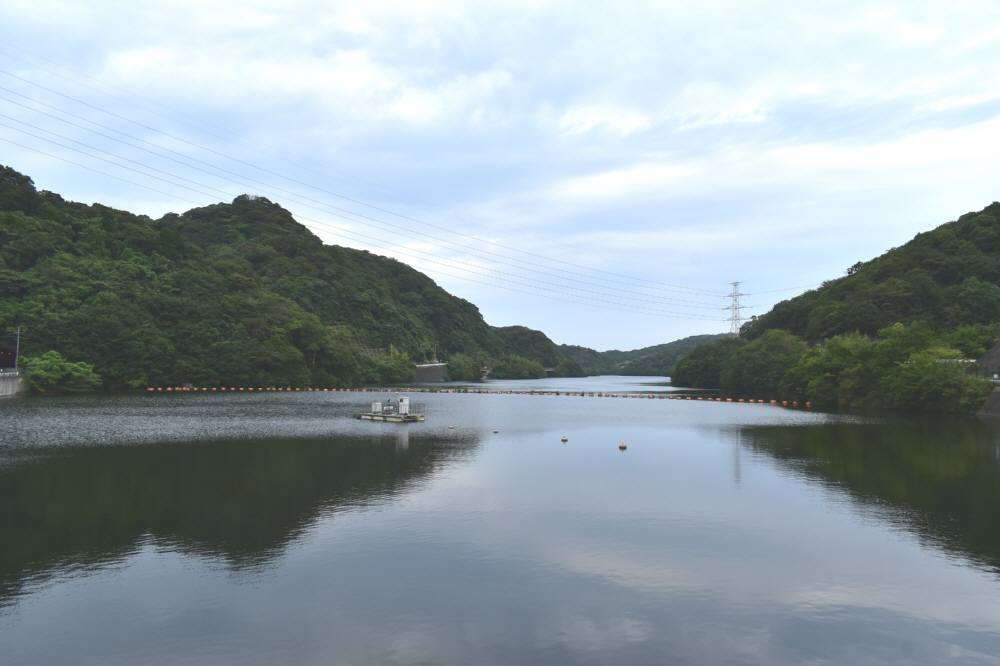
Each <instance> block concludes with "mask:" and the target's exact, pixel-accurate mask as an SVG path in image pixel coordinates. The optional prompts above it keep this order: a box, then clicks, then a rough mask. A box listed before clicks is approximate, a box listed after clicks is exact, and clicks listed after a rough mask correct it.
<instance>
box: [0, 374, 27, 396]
mask: <svg viewBox="0 0 1000 666" xmlns="http://www.w3.org/2000/svg"><path fill="white" fill-rule="evenodd" d="M23 390H24V382H23V381H21V375H20V373H18V372H15V371H13V370H9V371H8V370H0V398H7V397H10V396H13V395H17V394H18V393H20V392H21V391H23Z"/></svg>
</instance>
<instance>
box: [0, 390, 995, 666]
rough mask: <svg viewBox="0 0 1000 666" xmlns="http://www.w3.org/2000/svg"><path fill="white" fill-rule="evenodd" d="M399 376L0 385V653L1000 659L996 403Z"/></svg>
mask: <svg viewBox="0 0 1000 666" xmlns="http://www.w3.org/2000/svg"><path fill="white" fill-rule="evenodd" d="M494 385H495V386H517V385H518V384H517V383H501V382H497V383H495V384H494ZM527 386H530V387H533V388H534V387H537V388H553V389H555V390H572V389H581V390H589V391H620V390H626V389H628V390H643V391H663V390H669V387H667V386H665V385H663V384H662V383H660V382H657V381H656V380H649V379H646V378H604V377H598V378H589V379H585V380H551V381H549V382H548V383H547V384H545V385H544V386H543V385H542V383H535V384H529V385H527ZM411 397H412V398H413V399H414V400H415V401H418V402H424V403H426V407H427V414H428V416H427V421H426V422H424V423H419V424H408V425H398V424H380V423H368V422H359V421H357V420H355V419H353V418H351V417H352V414H354V413H355V412H356V411H359V410H360V409H362V408H363V407H364V406H365V405H366V404H367V403H368V402H369V401H370V400H371V399H372V398H373V396H372V395H371V394H362V393H300V394H295V393H293V394H238V395H188V394H182V395H169V396H167V395H159V396H145V395H142V396H130V397H87V398H55V399H9V400H5V401H2V402H0V662H2V663H5V664H6V663H10V664H63V663H72V664H137V663H142V664H184V663H191V664H222V663H225V664H275V663H282V664H286V663H287V664H291V663H295V664H312V663H316V664H395V663H400V664H519V665H521V664H609V663H614V664H654V663H663V664H667V663H669V664H802V663H816V664H850V665H852V666H855V665H859V664H941V663H957V664H1000V428H997V427H995V426H993V425H991V424H990V423H987V422H982V421H978V420H975V419H941V418H936V419H912V418H909V419H908V418H896V417H893V418H867V417H864V418H863V417H856V416H837V415H825V414H819V413H808V412H802V411H791V410H784V409H781V408H776V407H770V406H763V405H740V404H719V403H702V402H689V401H670V400H636V399H614V398H591V397H569V396H559V397H557V396H525V395H471V394H420V395H413V396H411ZM494 431H496V432H494ZM563 436H565V437H567V438H568V441H567V442H565V443H563V442H561V441H560V439H561V438H562V437H563ZM619 442H626V443H627V446H628V448H627V450H625V451H619V449H618V444H619Z"/></svg>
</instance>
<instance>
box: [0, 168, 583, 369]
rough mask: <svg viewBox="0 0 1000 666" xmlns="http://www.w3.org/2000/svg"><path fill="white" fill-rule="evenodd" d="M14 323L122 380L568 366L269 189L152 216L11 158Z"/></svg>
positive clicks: (1, 313) (556, 353) (545, 344)
mask: <svg viewBox="0 0 1000 666" xmlns="http://www.w3.org/2000/svg"><path fill="white" fill-rule="evenodd" d="M14 326H21V327H22V328H23V331H24V336H23V339H24V345H23V348H22V353H24V354H27V355H35V354H40V353H42V352H45V351H48V350H56V351H59V352H60V353H62V354H63V355H64V356H65V357H66V358H67V359H71V360H74V361H86V362H88V363H92V364H94V365H95V366H96V370H97V372H98V373H99V374H100V375H102V377H103V378H104V380H105V385H106V386H108V387H110V388H123V387H127V386H133V387H134V386H144V385H146V384H176V383H181V382H192V383H195V384H250V385H262V384H267V385H274V384H294V385H304V384H310V383H311V384H316V385H323V384H358V383H365V382H374V381H379V382H382V381H406V380H408V379H409V378H410V377H411V376H412V366H411V361H419V360H425V359H432V358H447V357H450V356H452V355H457V354H459V353H462V354H464V355H467V356H468V357H470V358H473V357H474V358H475V359H476V360H477V362H478V361H490V360H491V359H499V358H505V359H508V361H509V360H510V358H511V357H513V359H514V361H515V362H518V363H524V362H525V361H529V362H530V363H531V364H532V365H531V367H532V368H536V367H538V366H545V367H557V366H559V365H560V364H562V363H565V362H567V361H568V359H567V358H566V356H565V355H564V354H563V353H562V352H561V351H560V350H559V349H558V347H557V346H556V345H555V344H554V343H552V341H551V340H549V339H548V338H546V337H545V336H544V335H543V334H541V333H539V332H537V331H531V330H530V329H526V328H522V327H508V328H494V327H491V326H489V325H488V324H487V323H486V322H485V321H484V320H483V318H482V316H481V315H480V313H479V310H478V309H477V308H476V307H475V306H474V305H473V304H471V303H469V302H468V301H465V300H462V299H460V298H456V297H454V296H452V295H450V294H448V293H447V292H446V291H444V290H443V289H441V288H440V287H439V286H437V284H435V283H434V282H433V281H432V280H431V279H430V278H428V277H427V276H426V275H423V274H422V273H420V272H418V271H416V270H414V269H412V268H410V267H409V266H406V265H405V264H402V263H400V262H398V261H395V260H393V259H388V258H385V257H380V256H377V255H374V254H370V253H368V252H364V251H360V250H355V249H350V248H345V247H339V246H329V245H324V244H323V243H322V242H321V241H320V239H319V238H317V237H316V236H315V235H313V234H312V233H311V232H310V231H309V230H308V229H307V228H306V227H304V226H302V225H301V224H299V223H298V222H296V221H295V220H294V219H293V218H292V216H291V214H290V213H289V212H288V211H287V210H285V209H283V208H281V207H280V206H278V205H277V204H274V203H272V202H270V201H268V200H267V199H264V198H258V197H250V196H240V197H237V198H236V199H235V200H233V202H232V203H228V204H223V203H220V204H215V205H211V206H206V207H204V208H197V209H194V210H190V211H188V212H186V213H184V214H181V215H176V214H169V215H165V216H164V217H163V218H161V219H159V220H152V219H150V218H148V217H145V216H139V215H133V214H131V213H127V212H124V211H119V210H114V209H112V208H108V207H105V206H101V205H96V204H95V205H84V204H79V203H72V202H68V201H65V200H63V199H62V198H61V197H59V196H58V195H56V194H52V193H50V192H44V191H36V189H35V187H34V185H33V183H32V181H31V179H30V178H28V177H26V176H24V175H22V174H19V173H17V172H16V171H14V170H12V169H9V168H5V167H0V330H6V329H11V328H13V327H14ZM513 355H516V356H513ZM521 357H524V358H521Z"/></svg>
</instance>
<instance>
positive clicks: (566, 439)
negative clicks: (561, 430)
mask: <svg viewBox="0 0 1000 666" xmlns="http://www.w3.org/2000/svg"><path fill="white" fill-rule="evenodd" d="M559 441H560V442H562V443H563V444H565V443H566V442H568V441H569V437H566V436H565V435H564V436H563V438H562V439H560V440H559Z"/></svg>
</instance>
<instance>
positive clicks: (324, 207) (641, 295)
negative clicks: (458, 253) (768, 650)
mask: <svg viewBox="0 0 1000 666" xmlns="http://www.w3.org/2000/svg"><path fill="white" fill-rule="evenodd" d="M0 89H2V90H8V89H6V88H3V87H2V86H0ZM8 92H10V91H9V90H8ZM14 94H17V95H18V96H19V97H22V98H25V99H29V100H31V101H34V102H36V103H40V104H43V105H45V103H44V102H39V101H38V100H34V99H33V98H30V97H27V96H25V95H20V94H19V93H14ZM0 99H2V100H4V101H7V102H10V103H13V104H15V105H17V106H19V107H22V108H25V109H27V110H29V111H34V112H37V113H41V114H43V115H46V116H48V117H51V118H54V119H55V120H57V121H60V122H65V123H68V124H70V125H71V126H74V127H77V128H80V129H83V130H85V131H89V132H93V133H95V134H98V135H99V136H103V137H105V138H109V139H111V140H113V141H116V142H118V143H121V144H123V145H126V146H128V147H130V148H134V149H137V150H141V151H143V152H146V153H148V154H151V155H154V156H155V157H160V158H166V159H169V160H171V161H173V162H175V163H177V164H179V165H181V166H184V167H187V168H193V169H195V170H196V171H200V172H202V173H205V174H207V175H210V176H212V177H213V178H219V179H220V180H225V181H227V182H230V183H234V184H237V185H239V186H240V187H243V186H245V185H246V183H240V182H237V181H233V180H232V179H225V178H221V177H220V176H218V175H217V174H214V173H211V172H208V171H205V170H204V169H200V168H199V167H196V166H192V165H189V164H187V163H185V162H181V161H180V160H176V159H173V158H171V157H169V156H166V155H162V154H161V153H159V152H158V151H154V150H150V149H148V148H144V147H142V146H137V145H135V144H131V143H129V142H128V141H123V140H121V139H117V138H115V137H110V136H108V135H107V134H104V133H103V132H97V131H95V130H91V129H90V128H87V127H83V126H81V125H79V124H77V123H72V122H70V121H66V120H64V119H62V118H59V117H56V116H53V115H52V114H49V113H46V112H44V111H38V110H37V109H33V108H31V107H28V106H26V105H23V104H21V103H19V102H16V101H14V100H10V99H9V98H6V97H4V96H3V95H0ZM46 106H49V107H50V108H55V107H51V105H46ZM56 110H58V109H56ZM59 112H60V113H63V114H66V115H70V116H71V117H72V116H73V114H69V113H68V112H65V111H61V110H59ZM0 116H3V117H7V118H10V119H11V120H14V121H15V122H17V123H19V124H22V125H26V126H28V127H32V128H34V129H37V130H39V131H42V132H45V133H47V134H51V135H53V136H57V137H60V138H62V139H64V140H67V141H71V142H73V143H76V144H78V145H82V146H86V147H88V148H90V149H92V150H96V151H99V152H102V153H105V154H108V155H113V156H115V157H117V158H119V159H123V160H125V161H128V162H130V163H132V164H141V165H142V166H143V167H144V168H148V169H151V170H154V171H157V172H159V173H163V174H167V175H170V176H171V177H172V178H177V179H179V180H184V181H187V182H189V183H194V184H196V185H197V186H198V188H207V189H211V190H214V191H216V192H218V193H221V194H222V195H223V196H225V197H231V196H232V193H229V192H225V191H223V190H220V189H218V188H214V187H211V186H208V185H205V184H204V183H201V182H197V181H192V180H191V179H188V178H185V177H183V176H178V175H176V174H172V173H170V172H167V171H164V170H162V169H158V168H156V167H151V166H148V165H146V164H145V163H139V162H136V161H135V160H131V159H130V158H127V157H123V156H121V155H116V154H114V153H111V152H110V151H107V150H105V149H103V148H98V147H96V146H93V145H91V144H87V143H85V142H81V141H78V140H76V139H72V138H70V137H66V136H65V135H62V134H59V133H57V132H52V131H51V130H47V129H44V128H40V127H38V126H37V125H34V124H32V123H27V122H25V121H22V120H19V119H16V118H13V117H11V116H4V115H3V114H0ZM87 122H90V123H92V124H98V125H99V126H102V127H106V126H103V125H100V124H99V123H94V121H89V120H88V121H87ZM7 127H10V126H7ZM10 129H14V130H15V131H19V132H22V133H26V134H28V135H29V136H35V137H36V138H41V139H42V140H44V141H48V142H50V143H55V144H56V145H63V144H59V143H58V142H54V141H52V140H51V139H46V138H44V137H37V135H32V134H31V133H28V132H24V131H23V130H20V129H18V128H10ZM107 129H110V130H111V131H114V132H116V133H119V134H122V135H123V136H128V137H129V138H132V139H135V140H138V141H142V142H143V143H149V142H147V141H145V140H143V139H141V138H138V137H133V136H132V135H128V134H125V133H122V132H120V131H119V130H116V129H113V128H107ZM150 145H153V144H150ZM63 147H66V148H68V149H70V150H74V151H75V152H83V151H80V150H78V149H75V148H71V147H67V146H64V145H63ZM167 150H169V149H167ZM172 152H174V151H172ZM84 154H86V153H84ZM182 156H183V155H182ZM184 157H186V156H184ZM97 159H100V160H102V161H105V162H108V160H107V159H105V158H101V157H97ZM206 164H207V163H206ZM209 166H212V168H217V167H214V165H209ZM227 173H232V172H227ZM144 175H147V176H148V175H149V174H144ZM233 175H234V176H236V177H240V175H239V174H233ZM152 177H155V176H152ZM157 179H158V180H163V179H161V178H157ZM247 180H249V181H250V182H254V183H259V184H262V185H264V186H268V184H267V183H261V182H260V181H254V180H253V179H247ZM165 182H170V181H165ZM170 184H173V185H176V186H179V187H182V188H184V189H187V190H191V191H195V192H197V193H199V194H204V195H206V196H216V195H211V194H208V193H206V192H205V191H204V190H203V189H198V188H192V187H190V186H186V185H179V184H177V183H172V182H171V183H170ZM271 187H273V186H271ZM281 191H282V192H283V193H285V194H286V196H288V197H289V198H291V199H293V200H300V199H303V198H304V199H306V201H313V202H316V203H317V204H319V206H320V207H317V206H314V205H311V204H310V203H302V202H301V201H299V203H300V205H304V206H306V207H308V208H312V209H314V210H318V211H320V212H323V213H325V214H332V215H334V216H336V217H340V218H342V219H345V220H348V221H355V220H354V219H353V218H352V217H348V216H351V215H353V216H356V217H361V218H363V219H364V220H367V221H369V222H372V223H375V224H376V225H381V226H383V227H385V226H388V227H390V228H391V229H397V230H402V231H405V232H406V233H408V234H414V235H420V236H424V237H426V238H430V239H432V240H435V241H438V242H444V243H447V244H450V245H453V246H455V247H457V248H460V249H463V250H468V251H471V252H472V253H474V254H479V255H480V256H486V255H491V256H489V257H487V259H488V260H489V261H492V262H494V263H500V264H505V265H508V266H512V267H514V268H516V269H517V270H519V271H525V270H527V271H530V272H534V273H538V274H541V275H548V276H554V277H555V278H557V279H559V280H563V281H572V282H574V283H582V284H589V285H591V286H596V287H598V288H599V289H601V290H604V291H613V292H615V295H618V296H623V297H626V298H631V299H633V300H639V301H645V302H656V301H661V302H663V303H665V304H668V305H672V306H675V307H678V306H679V307H690V308H702V309H713V308H714V307H715V306H710V305H704V304H702V302H698V301H690V300H686V299H680V298H677V297H674V296H663V295H657V294H648V293H646V292H639V291H634V290H628V289H621V288H614V289H612V288H609V287H607V286H605V285H603V284H599V283H593V282H588V281H583V280H579V279H577V278H568V277H566V276H564V275H562V274H560V273H557V272H553V271H548V270H545V269H541V268H538V267H537V266H536V265H531V266H528V267H525V266H523V265H520V264H523V263H525V262H524V261H523V260H520V259H516V258H513V257H506V256H505V255H498V254H496V253H493V252H490V251H488V250H478V249H475V248H469V247H468V246H466V245H463V244H460V243H456V242H454V241H449V240H447V239H443V238H440V237H438V236H431V235H428V234H422V233H420V232H413V231H412V230H409V229H408V228H406V227H401V226H399V225H395V224H393V223H384V224H383V223H382V222H381V221H380V220H377V219H376V218H372V217H371V216H366V215H363V214H359V213H356V212H354V211H349V210H347V209H343V208H340V207H336V206H330V205H328V204H325V202H322V201H318V200H315V199H311V198H308V197H302V196H300V195H298V194H296V193H294V192H289V191H287V190H281ZM300 217H301V216H300ZM393 233H395V232H393ZM493 257H500V258H501V259H500V260H497V259H495V258H493ZM506 259H510V260H513V261H517V262H519V264H512V263H510V261H505V260H506ZM557 270H561V269H557ZM570 288H572V287H570ZM639 288H642V289H649V288H648V287H643V286H641V285H640V287H639ZM591 291H592V290H591ZM595 293H596V292H595ZM629 293H632V294H636V295H637V296H627V295H626V294H629ZM650 296H652V297H653V298H650Z"/></svg>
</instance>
